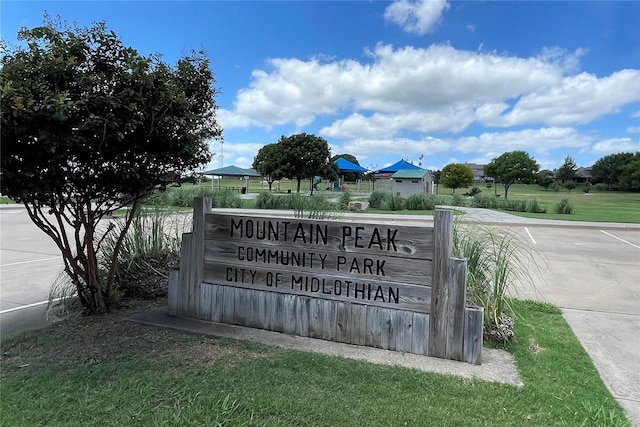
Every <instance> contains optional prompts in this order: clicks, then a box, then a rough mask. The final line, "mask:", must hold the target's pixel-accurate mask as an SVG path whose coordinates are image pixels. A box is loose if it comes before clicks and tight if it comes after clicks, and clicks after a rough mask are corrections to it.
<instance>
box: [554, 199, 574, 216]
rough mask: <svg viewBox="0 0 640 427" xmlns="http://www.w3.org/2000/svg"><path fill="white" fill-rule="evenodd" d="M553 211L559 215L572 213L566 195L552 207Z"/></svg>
mask: <svg viewBox="0 0 640 427" xmlns="http://www.w3.org/2000/svg"><path fill="white" fill-rule="evenodd" d="M553 211H554V212H555V213H557V214H561V215H571V214H572V213H573V205H572V204H571V202H570V201H569V199H567V198H566V197H565V198H563V199H562V200H560V201H559V202H558V203H556V205H555V206H554V208H553Z"/></svg>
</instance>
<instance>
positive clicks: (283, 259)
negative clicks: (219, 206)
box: [204, 240, 432, 285]
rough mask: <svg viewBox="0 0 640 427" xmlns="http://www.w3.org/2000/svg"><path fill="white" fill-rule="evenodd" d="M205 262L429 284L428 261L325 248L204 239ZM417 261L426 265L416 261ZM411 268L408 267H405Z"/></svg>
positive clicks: (429, 265)
mask: <svg viewBox="0 0 640 427" xmlns="http://www.w3.org/2000/svg"><path fill="white" fill-rule="evenodd" d="M204 257H205V261H212V260H215V261H218V262H221V263H224V264H231V265H237V266H242V267H244V268H249V269H252V268H254V267H255V268H266V269H269V270H270V271H287V272H298V273H314V272H318V273H323V274H335V275H338V276H349V277H351V278H352V279H356V278H358V279H377V280H385V281H390V282H391V281H396V282H403V283H412V284H418V285H422V284H427V283H430V282H431V273H432V272H431V264H430V261H431V259H421V258H412V257H406V256H402V257H400V256H388V255H387V254H374V255H361V254H348V253H344V252H337V251H334V250H327V249H299V248H287V247H282V246H267V245H263V244H261V243H254V242H251V243H249V244H248V243H245V242H238V241H233V240H232V241H224V240H206V241H205V254H204ZM420 260H422V261H425V262H419V261H420ZM409 266H410V267H411V268H407V267H409Z"/></svg>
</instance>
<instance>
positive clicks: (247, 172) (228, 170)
mask: <svg viewBox="0 0 640 427" xmlns="http://www.w3.org/2000/svg"><path fill="white" fill-rule="evenodd" d="M203 174H204V175H218V176H254V177H258V176H261V175H260V174H259V173H258V172H256V171H254V170H253V169H242V168H239V167H237V166H225V167H223V168H219V169H211V170H208V171H206V172H203Z"/></svg>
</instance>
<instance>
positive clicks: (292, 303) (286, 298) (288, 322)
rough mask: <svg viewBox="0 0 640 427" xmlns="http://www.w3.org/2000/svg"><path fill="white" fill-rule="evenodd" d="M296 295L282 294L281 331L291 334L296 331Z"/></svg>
mask: <svg viewBox="0 0 640 427" xmlns="http://www.w3.org/2000/svg"><path fill="white" fill-rule="evenodd" d="M296 298H297V297H296V296H295V295H283V318H282V332H284V333H285V334H290V335H293V334H295V333H296Z"/></svg>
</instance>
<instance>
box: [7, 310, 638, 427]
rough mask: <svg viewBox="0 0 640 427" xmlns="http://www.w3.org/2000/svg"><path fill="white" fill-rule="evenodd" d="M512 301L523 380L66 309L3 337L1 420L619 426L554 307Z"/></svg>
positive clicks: (618, 415)
mask: <svg viewBox="0 0 640 427" xmlns="http://www.w3.org/2000/svg"><path fill="white" fill-rule="evenodd" d="M513 305H514V307H515V309H516V311H517V312H518V313H519V316H518V317H517V319H516V324H515V327H516V332H517V334H518V337H520V339H519V340H518V341H517V342H515V343H511V344H508V345H507V346H506V347H505V348H506V350H507V351H509V352H511V353H512V354H513V356H514V358H515V361H516V364H517V367H518V370H519V372H520V374H521V378H522V381H523V383H524V387H514V386H510V385H504V384H499V383H492V382H486V381H481V380H474V379H465V378H460V377H456V376H447V375H439V374H432V373H425V372H421V371H417V370H411V369H406V368H401V367H389V366H380V365H373V364H369V363H365V362H359V361H354V360H348V359H342V358H338V357H329V356H324V355H318V354H313V353H304V352H299V351H291V350H283V349H278V348H274V347H268V346H264V345H258V344H251V343H239V342H235V341H232V340H214V339H209V338H203V337H199V336H189V335H182V334H180V333H178V332H175V331H167V330H162V329H154V328H149V327H145V326H142V325H137V324H133V323H131V322H128V321H127V320H126V316H124V315H122V316H119V317H118V316H116V315H115V314H110V315H106V316H103V317H99V316H93V317H89V318H82V317H78V318H72V319H69V320H67V321H64V322H62V323H58V324H54V325H52V326H50V327H48V328H47V329H44V330H42V331H35V332H31V333H28V334H26V335H24V336H22V337H17V338H14V339H12V340H9V341H5V342H3V345H2V356H1V358H0V379H1V381H0V394H1V395H2V399H0V413H1V414H2V418H1V419H0V425H3V426H12V427H14V426H18V427H19V426H36V425H52V426H62V425H65V426H67V425H86V426H92V425H95V426H98V425H100V426H115V425H127V426H150V425H167V426H185V425H194V426H195V425H198V426H200V425H212V426H242V425H250V426H363V425H366V426H404V425H410V426H420V425H433V426H494V425H499V426H579V425H585V426H630V425H631V424H630V423H629V421H628V420H627V419H626V418H625V416H624V413H623V411H622V409H621V408H620V406H619V405H618V403H617V402H616V401H615V399H613V397H612V396H611V394H610V393H609V391H608V390H607V388H606V387H605V385H604V384H603V382H602V380H601V379H600V377H599V376H598V372H597V371H596V369H595V368H594V366H593V363H592V362H591V359H590V358H589V356H588V355H587V354H586V352H585V351H584V350H583V348H582V347H581V345H580V343H579V342H578V340H577V339H576V337H575V335H574V334H573V333H572V331H571V329H570V328H569V326H568V325H567V323H566V322H565V320H564V319H563V317H562V314H561V312H560V310H559V309H558V308H556V307H554V306H550V305H547V304H540V303H533V302H528V301H524V302H523V301H514V302H513ZM114 316H115V318H114Z"/></svg>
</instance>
